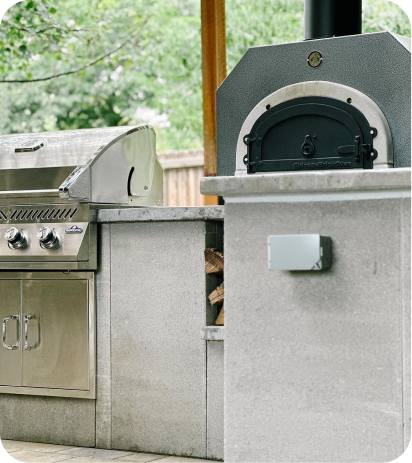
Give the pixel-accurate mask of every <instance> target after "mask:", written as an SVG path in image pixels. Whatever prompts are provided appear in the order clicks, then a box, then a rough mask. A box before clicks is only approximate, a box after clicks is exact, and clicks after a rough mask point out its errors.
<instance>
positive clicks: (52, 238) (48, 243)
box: [37, 227, 60, 249]
mask: <svg viewBox="0 0 412 463" xmlns="http://www.w3.org/2000/svg"><path fill="white" fill-rule="evenodd" d="M37 238H38V240H39V242H40V246H41V247H42V248H45V249H56V248H58V247H59V242H60V240H59V235H58V234H57V233H56V230H54V229H53V230H51V229H50V228H49V227H43V228H40V230H39V233H37Z"/></svg>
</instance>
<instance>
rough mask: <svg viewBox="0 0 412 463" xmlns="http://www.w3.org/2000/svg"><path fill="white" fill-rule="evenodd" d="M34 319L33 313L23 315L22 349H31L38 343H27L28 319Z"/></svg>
mask: <svg viewBox="0 0 412 463" xmlns="http://www.w3.org/2000/svg"><path fill="white" fill-rule="evenodd" d="M35 319H36V316H35V315H25V316H24V350H32V349H35V348H36V347H37V346H38V345H39V342H37V343H36V344H29V327H30V326H29V325H30V320H35Z"/></svg>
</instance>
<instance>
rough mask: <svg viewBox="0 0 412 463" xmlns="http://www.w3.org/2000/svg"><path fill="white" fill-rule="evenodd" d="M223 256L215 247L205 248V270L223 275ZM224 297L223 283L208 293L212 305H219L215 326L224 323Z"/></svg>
mask: <svg viewBox="0 0 412 463" xmlns="http://www.w3.org/2000/svg"><path fill="white" fill-rule="evenodd" d="M223 267H224V258H223V254H222V253H221V252H219V251H216V249H215V248H207V249H206V250H205V270H206V273H208V274H212V275H223ZM224 297H225V291H224V283H222V284H221V285H219V286H218V287H217V288H216V289H215V290H214V291H212V292H211V293H210V294H209V301H210V303H211V304H212V305H218V306H219V305H221V306H222V308H221V309H220V312H219V315H218V317H217V319H216V321H215V323H214V324H215V325H216V326H222V325H224V324H225V309H224V306H223V302H224Z"/></svg>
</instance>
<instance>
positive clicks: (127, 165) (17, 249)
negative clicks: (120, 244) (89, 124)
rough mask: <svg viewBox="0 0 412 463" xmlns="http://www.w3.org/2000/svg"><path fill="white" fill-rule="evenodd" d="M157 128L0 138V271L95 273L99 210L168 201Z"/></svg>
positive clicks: (131, 128)
mask: <svg viewBox="0 0 412 463" xmlns="http://www.w3.org/2000/svg"><path fill="white" fill-rule="evenodd" d="M162 195H163V191H162V169H161V167H160V165H159V163H158V161H157V157H156V151H155V133H154V131H153V129H152V128H151V127H148V126H143V127H120V128H112V129H98V130H76V131H67V132H59V133H51V134H50V133H42V134H35V135H8V136H2V137H0V237H1V240H0V269H20V270H24V269H25V268H26V267H29V268H30V269H35V268H39V269H62V270H94V269H96V266H97V259H96V256H97V253H96V228H95V227H96V226H95V217H96V210H97V208H98V207H100V208H102V207H114V206H116V207H127V206H141V205H147V206H153V205H161V204H162Z"/></svg>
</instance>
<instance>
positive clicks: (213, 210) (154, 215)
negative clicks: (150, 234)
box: [97, 206, 224, 223]
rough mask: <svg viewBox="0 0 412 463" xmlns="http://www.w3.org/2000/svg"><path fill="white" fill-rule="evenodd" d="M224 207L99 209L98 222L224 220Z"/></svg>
mask: <svg viewBox="0 0 412 463" xmlns="http://www.w3.org/2000/svg"><path fill="white" fill-rule="evenodd" d="M223 217H224V206H205V207H133V208H123V209H99V211H98V213H97V222H99V223H111V222H171V221H192V220H223Z"/></svg>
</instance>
